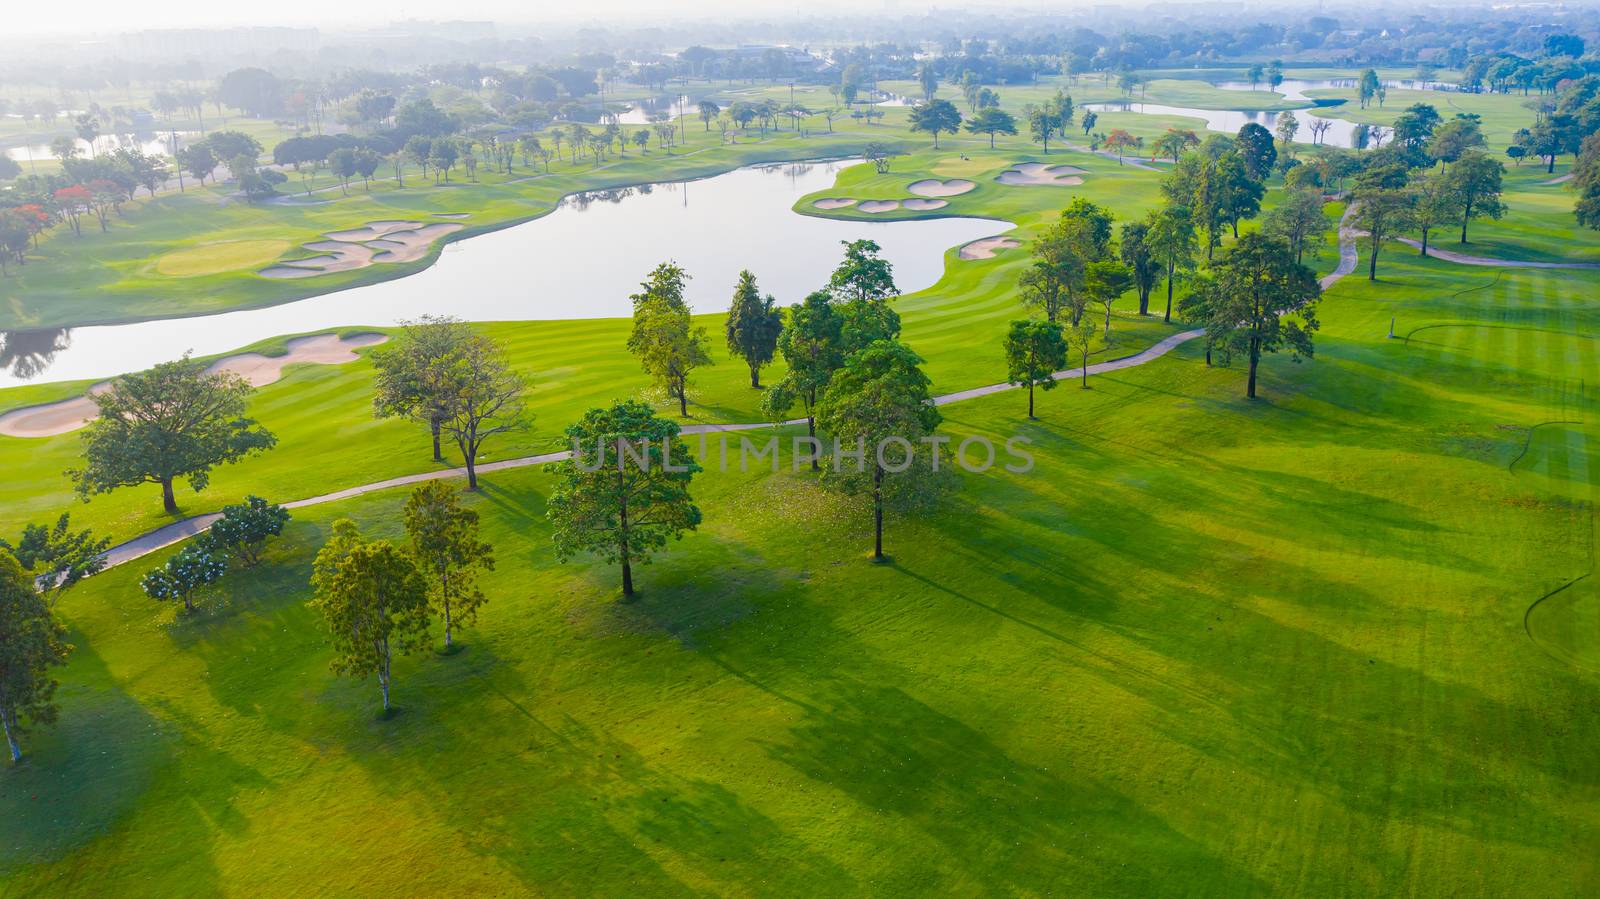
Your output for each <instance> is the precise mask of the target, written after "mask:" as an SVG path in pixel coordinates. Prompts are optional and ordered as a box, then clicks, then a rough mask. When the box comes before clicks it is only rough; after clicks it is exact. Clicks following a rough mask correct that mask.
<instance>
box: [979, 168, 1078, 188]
mask: <svg viewBox="0 0 1600 899" xmlns="http://www.w3.org/2000/svg"><path fill="white" fill-rule="evenodd" d="M1084 174H1087V172H1085V171H1084V170H1083V169H1080V168H1077V167H1076V166H1070V165H1048V164H1046V163H1043V162H1019V163H1017V164H1016V165H1014V166H1012V167H1011V168H1009V169H1006V170H1005V171H1003V172H1001V173H1000V174H999V175H998V176H996V177H995V179H994V180H996V181H998V182H1000V183H1001V184H1012V185H1024V186H1039V185H1047V186H1048V185H1062V186H1070V185H1074V184H1082V183H1083V179H1082V178H1079V177H1077V176H1078V175H1084Z"/></svg>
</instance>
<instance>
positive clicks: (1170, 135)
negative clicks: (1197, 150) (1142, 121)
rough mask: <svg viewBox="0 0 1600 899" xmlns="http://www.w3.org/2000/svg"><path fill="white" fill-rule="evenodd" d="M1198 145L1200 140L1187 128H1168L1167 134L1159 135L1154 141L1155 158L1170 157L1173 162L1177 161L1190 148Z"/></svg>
mask: <svg viewBox="0 0 1600 899" xmlns="http://www.w3.org/2000/svg"><path fill="white" fill-rule="evenodd" d="M1199 145H1200V138H1198V137H1196V136H1195V133H1194V132H1193V131H1190V130H1189V129H1187V128H1168V129H1167V133H1165V134H1163V135H1161V137H1160V138H1159V139H1158V140H1157V141H1156V145H1155V153H1156V155H1157V156H1170V157H1171V158H1172V161H1173V162H1177V161H1178V157H1180V156H1182V155H1183V154H1184V152H1185V151H1187V150H1188V149H1189V148H1190V147H1197V146H1199Z"/></svg>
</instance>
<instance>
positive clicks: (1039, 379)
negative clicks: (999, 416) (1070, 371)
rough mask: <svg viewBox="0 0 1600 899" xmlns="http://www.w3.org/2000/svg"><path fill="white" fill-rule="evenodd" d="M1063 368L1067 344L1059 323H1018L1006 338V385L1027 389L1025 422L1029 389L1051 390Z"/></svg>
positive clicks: (1030, 399) (1030, 409)
mask: <svg viewBox="0 0 1600 899" xmlns="http://www.w3.org/2000/svg"><path fill="white" fill-rule="evenodd" d="M1066 367H1067V341H1066V338H1065V337H1064V336H1062V332H1061V324H1060V323H1059V322H1048V321H1044V322H1042V321H1039V320H1038V319H1019V320H1017V321H1014V322H1012V323H1011V330H1010V331H1009V332H1008V333H1007V334H1006V383H1008V384H1014V385H1016V386H1018V387H1027V388H1028V418H1030V419H1031V418H1033V417H1034V414H1033V388H1034V387H1035V386H1036V385H1037V386H1038V387H1039V388H1041V389H1043V390H1054V389H1055V386H1056V379H1055V373H1056V372H1058V371H1060V370H1061V369H1064V368H1066Z"/></svg>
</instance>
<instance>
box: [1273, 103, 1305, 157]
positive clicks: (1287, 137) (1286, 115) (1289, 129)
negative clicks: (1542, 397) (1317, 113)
mask: <svg viewBox="0 0 1600 899" xmlns="http://www.w3.org/2000/svg"><path fill="white" fill-rule="evenodd" d="M1273 132H1274V133H1275V134H1276V135H1277V138H1278V140H1279V142H1281V143H1282V144H1283V154H1284V155H1285V156H1293V155H1294V136H1295V135H1296V134H1299V133H1300V120H1299V119H1297V118H1295V115H1294V113H1293V112H1292V111H1289V112H1283V113H1280V114H1279V115H1278V123H1277V127H1276V128H1274V129H1273Z"/></svg>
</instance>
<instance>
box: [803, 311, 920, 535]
mask: <svg viewBox="0 0 1600 899" xmlns="http://www.w3.org/2000/svg"><path fill="white" fill-rule="evenodd" d="M921 365H922V358H921V357H920V356H918V355H917V354H916V353H913V352H912V351H911V349H910V347H907V346H906V345H905V344H903V343H900V342H899V341H895V340H880V341H877V342H875V343H873V344H872V345H870V346H868V347H867V348H865V349H863V350H862V351H860V352H859V353H856V354H855V355H853V356H851V357H850V359H849V360H848V361H847V362H846V363H845V367H844V368H842V369H840V370H839V371H838V372H835V373H834V376H833V378H832V380H831V381H830V382H829V383H828V388H827V390H825V391H824V392H823V395H822V400H821V401H820V402H819V403H818V405H817V421H818V422H819V423H820V424H821V425H822V429H823V430H824V431H827V432H828V433H830V434H832V435H833V436H834V437H835V439H836V440H838V441H839V442H840V443H841V444H846V443H853V444H854V445H855V446H856V448H857V449H859V450H861V451H862V456H861V457H860V459H861V461H860V464H859V465H858V467H857V469H856V470H855V471H849V470H848V469H845V468H844V467H843V466H842V465H841V464H840V461H841V460H840V458H839V457H838V456H836V457H835V458H834V466H833V468H832V469H831V470H830V471H829V473H828V476H829V479H830V480H832V481H834V482H835V483H837V484H838V485H839V486H841V487H842V488H843V489H844V490H845V491H846V492H848V493H863V492H864V493H867V494H869V496H870V498H871V505H872V522H873V540H872V557H873V559H874V560H877V561H882V560H883V558H884V555H883V513H884V507H885V504H886V502H888V501H890V500H891V499H892V498H893V497H894V495H895V494H901V495H904V494H905V493H907V492H909V491H914V490H916V489H917V488H918V487H919V486H921V485H920V484H919V481H925V478H926V475H927V469H926V468H925V467H923V466H921V465H918V464H917V463H916V460H915V459H914V457H913V449H912V448H913V447H915V446H916V444H917V443H918V442H920V441H921V440H922V438H923V437H925V436H928V435H930V434H932V433H933V432H934V430H935V429H936V428H938V426H939V422H940V421H941V420H942V419H941V416H940V415H939V410H938V409H936V408H934V405H933V401H932V398H931V397H930V396H929V394H928V384H929V381H928V376H927V375H925V374H923V372H922V368H921ZM894 446H899V452H898V453H896V452H895V451H894V450H893V449H892V447H894Z"/></svg>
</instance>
